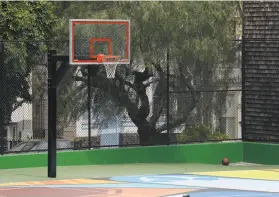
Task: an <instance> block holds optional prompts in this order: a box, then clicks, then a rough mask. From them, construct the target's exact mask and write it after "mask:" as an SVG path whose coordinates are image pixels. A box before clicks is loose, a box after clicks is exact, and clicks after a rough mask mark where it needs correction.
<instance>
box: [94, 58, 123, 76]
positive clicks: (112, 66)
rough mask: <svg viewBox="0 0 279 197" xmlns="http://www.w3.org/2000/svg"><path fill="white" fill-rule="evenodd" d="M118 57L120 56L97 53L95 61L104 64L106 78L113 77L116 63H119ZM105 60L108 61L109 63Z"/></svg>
mask: <svg viewBox="0 0 279 197" xmlns="http://www.w3.org/2000/svg"><path fill="white" fill-rule="evenodd" d="M120 59H121V57H120V56H105V55H103V54H99V55H98V57H97V61H98V62H100V64H103V65H104V66H105V69H106V73H107V78H108V79H113V78H115V72H116V68H117V65H118V64H119V63H118V62H119V60H120ZM108 60H109V61H108ZM106 62H109V64H108V63H106ZM112 62H115V63H112Z"/></svg>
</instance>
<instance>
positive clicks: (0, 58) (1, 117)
mask: <svg viewBox="0 0 279 197" xmlns="http://www.w3.org/2000/svg"><path fill="white" fill-rule="evenodd" d="M0 47H1V48H0V66H1V67H0V78H1V83H0V89H1V90H2V91H5V89H7V87H5V85H6V84H5V78H4V77H3V76H5V66H4V58H5V54H4V42H3V41H2V40H1V39H0ZM2 99H3V100H1V101H0V154H1V155H3V154H4V149H5V144H4V143H5V127H6V121H5V119H6V118H5V115H6V111H5V99H6V95H5V93H4V95H3V97H2Z"/></svg>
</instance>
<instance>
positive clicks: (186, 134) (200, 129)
mask: <svg viewBox="0 0 279 197" xmlns="http://www.w3.org/2000/svg"><path fill="white" fill-rule="evenodd" d="M226 139H229V136H227V135H225V134H223V133H220V132H219V131H214V130H212V129H211V128H210V127H208V126H206V125H203V124H200V125H195V126H190V127H187V128H186V129H185V130H183V131H182V133H180V134H179V135H178V136H177V140H178V142H186V141H202V142H203V141H207V140H226Z"/></svg>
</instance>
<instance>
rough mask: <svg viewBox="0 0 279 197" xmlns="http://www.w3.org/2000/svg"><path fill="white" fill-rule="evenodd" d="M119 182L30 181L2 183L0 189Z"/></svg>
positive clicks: (78, 180) (83, 180)
mask: <svg viewBox="0 0 279 197" xmlns="http://www.w3.org/2000/svg"><path fill="white" fill-rule="evenodd" d="M117 183H120V182H116V181H110V180H94V179H65V180H53V181H49V180H48V181H30V182H17V183H2V184H0V186H1V187H7V186H30V185H32V186H36V185H62V184H65V185H78V184H117Z"/></svg>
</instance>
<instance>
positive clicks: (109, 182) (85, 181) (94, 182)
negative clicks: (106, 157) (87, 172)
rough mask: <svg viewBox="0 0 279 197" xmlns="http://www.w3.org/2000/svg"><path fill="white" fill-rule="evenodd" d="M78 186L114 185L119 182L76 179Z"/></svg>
mask: <svg viewBox="0 0 279 197" xmlns="http://www.w3.org/2000/svg"><path fill="white" fill-rule="evenodd" d="M76 181H77V182H78V183H79V184H116V183H119V182H116V181H109V180H94V179H76Z"/></svg>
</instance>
